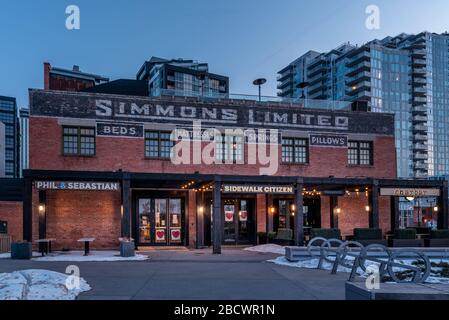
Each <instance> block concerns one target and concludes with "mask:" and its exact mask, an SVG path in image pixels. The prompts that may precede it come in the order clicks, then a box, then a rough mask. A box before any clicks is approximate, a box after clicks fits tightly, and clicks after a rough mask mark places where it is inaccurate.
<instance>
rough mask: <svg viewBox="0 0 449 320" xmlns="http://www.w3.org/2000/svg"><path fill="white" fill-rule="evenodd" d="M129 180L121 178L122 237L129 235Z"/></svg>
mask: <svg viewBox="0 0 449 320" xmlns="http://www.w3.org/2000/svg"><path fill="white" fill-rule="evenodd" d="M130 184H131V183H130V180H129V177H126V176H125V177H123V180H122V232H121V234H122V237H123V238H130V237H131V204H130V190H129V189H130Z"/></svg>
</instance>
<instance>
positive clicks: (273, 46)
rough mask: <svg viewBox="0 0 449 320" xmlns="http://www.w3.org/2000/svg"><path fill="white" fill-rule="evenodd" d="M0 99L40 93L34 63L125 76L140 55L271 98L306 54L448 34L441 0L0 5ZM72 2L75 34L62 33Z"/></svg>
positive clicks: (42, 0) (110, 0)
mask: <svg viewBox="0 0 449 320" xmlns="http://www.w3.org/2000/svg"><path fill="white" fill-rule="evenodd" d="M0 3H1V4H0V41H1V46H0V95H8V96H15V97H17V99H18V104H19V106H27V105H28V95H27V90H28V88H42V87H43V62H44V61H48V62H50V63H51V64H52V65H53V66H58V67H66V68H71V67H72V65H73V64H77V65H80V67H81V70H82V71H86V72H91V73H96V74H100V75H104V76H107V77H110V78H111V79H117V78H134V77H135V74H136V72H137V70H138V69H139V67H140V66H141V65H142V63H143V62H144V61H145V60H146V59H148V58H149V57H150V56H153V55H154V56H160V57H166V58H179V57H182V58H186V59H189V58H190V59H195V60H199V61H204V62H208V63H209V69H210V71H211V72H214V73H219V74H224V75H228V76H229V77H230V89H231V92H232V93H246V94H257V90H256V88H254V87H253V86H252V84H251V83H252V80H253V79H255V78H256V77H265V78H267V79H268V83H267V84H266V85H265V87H264V88H263V94H264V95H276V91H277V90H276V72H277V71H278V70H279V69H280V68H282V67H284V66H286V65H287V64H288V63H289V62H291V61H292V60H294V59H295V58H297V57H298V56H300V55H301V54H302V53H304V52H306V51H307V50H309V49H313V50H317V51H324V50H328V49H331V48H334V47H336V46H338V45H340V44H342V43H344V42H348V41H350V42H352V43H355V44H361V43H364V42H366V41H369V40H371V39H373V38H382V37H384V36H386V35H396V34H398V33H401V32H407V33H416V32H420V31H423V30H427V31H432V32H438V33H440V32H444V31H446V30H449V26H448V25H449V19H448V18H447V17H448V14H449V3H448V1H447V0H427V1H422V0H221V1H218V0H163V1H162V0H160V1H156V0H146V1H144V0H127V1H124V0H70V1H65V0H29V1H26V0H22V1H7V0H0ZM70 4H76V5H78V6H79V8H80V11H81V29H80V30H73V31H69V30H67V29H66V28H65V20H66V14H65V8H66V7H67V6H68V5H70ZM370 4H375V5H378V6H379V8H380V13H381V22H380V23H381V25H380V30H374V31H373V30H368V29H367V28H365V20H366V18H367V15H366V14H365V8H366V6H367V5H370Z"/></svg>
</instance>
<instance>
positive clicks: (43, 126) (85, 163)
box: [30, 117, 396, 178]
mask: <svg viewBox="0 0 449 320" xmlns="http://www.w3.org/2000/svg"><path fill="white" fill-rule="evenodd" d="M96 143H97V146H96V156H95V157H65V156H62V146H61V144H62V127H61V126H60V125H58V123H57V120H56V119H55V118H40V117H30V168H31V169H49V170H80V171H86V170H87V171H89V170H90V171H116V170H118V169H122V170H123V171H130V172H158V173H193V172H195V171H198V172H200V173H204V174H231V175H236V174H242V175H260V170H259V168H260V166H259V165H248V164H244V165H238V164H237V165H227V164H226V165H202V164H199V165H193V164H191V165H174V164H172V163H171V161H169V160H147V159H145V157H144V140H143V139H126V138H109V137H97V139H96ZM118 150H120V152H118ZM279 151H280V148H279ZM395 152H396V151H395V145H394V138H393V137H384V136H377V137H375V139H374V154H375V157H374V166H372V167H351V166H349V165H348V164H347V162H348V161H347V149H346V148H320V147H311V148H310V164H308V165H280V166H279V170H278V172H277V174H276V175H279V176H305V177H328V176H335V177H342V178H345V177H360V176H365V177H375V178H394V177H396V153H395ZM246 153H247V152H246ZM280 157H281V153H280V152H279V159H280ZM279 162H280V161H279Z"/></svg>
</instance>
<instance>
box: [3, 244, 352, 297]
mask: <svg viewBox="0 0 449 320" xmlns="http://www.w3.org/2000/svg"><path fill="white" fill-rule="evenodd" d="M140 253H144V254H148V255H149V256H150V259H149V260H147V261H123V262H45V261H33V260H31V261H20V260H11V259H1V260H0V273H2V272H12V271H16V270H24V269H47V270H53V271H57V272H62V273H64V271H65V269H66V267H67V266H68V265H71V264H75V265H77V266H78V267H79V268H80V272H81V277H83V278H84V279H85V280H86V281H87V282H88V283H89V284H90V285H91V287H92V290H91V291H89V292H85V293H82V294H81V295H80V296H79V297H78V299H81V300H83V299H108V300H109V299H223V300H246V299H256V300H257V299H261V300H277V299H282V300H284V299H288V300H300V299H313V300H316V299H320V300H328V299H344V298H345V293H344V291H345V281H346V280H347V278H348V275H347V274H344V273H339V274H337V275H330V273H329V271H323V270H313V269H298V268H292V267H286V266H279V265H275V264H273V263H270V262H266V260H268V259H272V258H275V257H277V256H279V255H276V254H270V253H257V252H248V251H244V250H241V249H239V248H232V249H230V248H226V249H223V254H221V255H212V253H211V250H210V249H204V250H187V249H180V250H148V251H144V252H140Z"/></svg>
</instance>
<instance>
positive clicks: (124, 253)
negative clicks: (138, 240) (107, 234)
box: [119, 238, 136, 257]
mask: <svg viewBox="0 0 449 320" xmlns="http://www.w3.org/2000/svg"><path fill="white" fill-rule="evenodd" d="M119 240H120V256H121V257H134V256H135V255H136V253H135V245H134V239H129V238H120V239H119Z"/></svg>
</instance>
